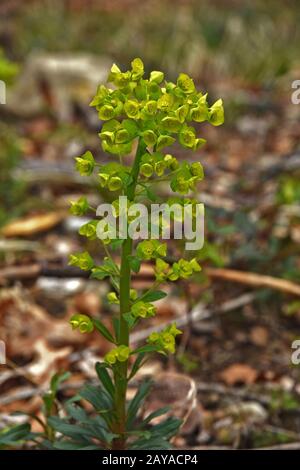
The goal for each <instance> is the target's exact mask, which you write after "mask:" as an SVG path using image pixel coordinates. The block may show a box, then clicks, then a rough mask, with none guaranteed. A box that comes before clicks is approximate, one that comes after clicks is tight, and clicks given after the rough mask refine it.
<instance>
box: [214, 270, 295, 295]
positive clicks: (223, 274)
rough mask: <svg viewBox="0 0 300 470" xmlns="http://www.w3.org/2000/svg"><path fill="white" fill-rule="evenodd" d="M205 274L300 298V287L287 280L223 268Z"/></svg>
mask: <svg viewBox="0 0 300 470" xmlns="http://www.w3.org/2000/svg"><path fill="white" fill-rule="evenodd" d="M205 273H206V274H207V275H208V276H209V277H213V278H218V279H225V280H226V281H232V282H238V283H240V284H247V285H251V286H255V287H269V288H270V289H275V290H280V291H282V292H286V293H288V294H294V295H299V296H300V285H299V284H296V283H295V282H291V281H288V280H286V279H279V278H275V277H271V276H264V275H262V274H256V273H249V272H243V271H236V270H233V269H222V268H205Z"/></svg>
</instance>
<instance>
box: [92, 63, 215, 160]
mask: <svg viewBox="0 0 300 470" xmlns="http://www.w3.org/2000/svg"><path fill="white" fill-rule="evenodd" d="M108 81H109V82H111V83H113V85H114V86H115V89H111V88H108V87H106V86H104V85H101V86H100V87H99V88H98V90H97V93H96V96H95V97H94V99H93V100H92V102H91V106H95V107H96V109H97V111H98V115H99V118H100V119H101V120H102V121H107V122H106V123H105V124H104V125H103V128H102V131H101V132H100V138H101V141H102V146H103V149H104V150H105V151H108V152H110V153H113V154H125V153H129V152H130V151H131V149H132V142H133V140H134V139H135V138H136V137H142V138H143V140H144V142H145V143H146V145H147V147H148V149H153V150H154V151H160V150H161V149H162V148H164V147H167V146H169V145H172V144H173V143H174V142H175V140H176V137H174V136H177V138H178V141H179V143H180V144H181V145H182V146H183V147H185V148H189V149H192V150H196V149H198V148H199V147H200V146H202V145H203V144H204V143H205V140H204V139H202V138H199V137H198V136H197V135H196V131H195V128H194V127H193V126H191V125H190V123H191V122H197V123H199V122H203V121H208V122H210V123H211V124H212V125H214V126H218V125H220V124H222V123H223V121H224V111H223V104H222V100H218V101H216V103H214V104H213V105H212V106H209V104H208V102H207V95H203V94H202V93H201V92H198V91H197V90H196V87H195V84H194V82H193V80H192V79H191V78H190V77H189V76H188V75H186V74H184V73H181V74H180V75H179V76H178V79H177V82H176V83H172V82H167V81H164V74H163V73H162V72H160V71H153V72H151V74H150V77H149V78H148V79H147V78H144V64H143V62H142V61H141V59H138V58H137V59H134V60H133V61H132V63H131V70H128V71H126V72H122V71H121V70H120V69H119V67H118V66H117V65H116V64H114V65H113V66H112V68H111V72H110V74H109V77H108Z"/></svg>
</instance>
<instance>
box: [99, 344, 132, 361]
mask: <svg viewBox="0 0 300 470" xmlns="http://www.w3.org/2000/svg"><path fill="white" fill-rule="evenodd" d="M129 356H130V348H129V347H128V346H125V345H123V344H122V345H121V346H118V347H117V348H114V349H112V350H111V351H109V352H108V353H107V354H105V356H104V360H105V362H107V363H108V364H110V365H114V364H115V363H116V362H117V361H118V362H125V361H127V359H128V358H129Z"/></svg>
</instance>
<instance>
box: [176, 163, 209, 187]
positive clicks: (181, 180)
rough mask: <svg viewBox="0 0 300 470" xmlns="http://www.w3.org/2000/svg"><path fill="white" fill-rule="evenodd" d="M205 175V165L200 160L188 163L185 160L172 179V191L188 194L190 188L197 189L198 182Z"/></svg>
mask: <svg viewBox="0 0 300 470" xmlns="http://www.w3.org/2000/svg"><path fill="white" fill-rule="evenodd" d="M203 177H204V172H203V167H202V165H201V163H200V162H194V163H191V164H190V163H187V162H183V164H182V165H181V166H180V168H179V170H178V171H177V172H176V174H175V175H174V176H173V178H172V179H171V183H170V187H171V189H172V191H174V192H177V193H180V194H187V193H188V192H189V191H190V190H194V189H195V185H196V183H198V182H199V181H201V180H202V179H203Z"/></svg>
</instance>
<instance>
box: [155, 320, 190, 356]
mask: <svg viewBox="0 0 300 470" xmlns="http://www.w3.org/2000/svg"><path fill="white" fill-rule="evenodd" d="M181 333H182V331H180V330H178V329H177V328H176V323H172V325H169V326H167V327H166V328H165V329H164V330H163V331H161V332H160V333H157V332H154V333H151V335H150V336H149V338H148V339H147V342H148V343H150V344H153V345H155V346H158V347H159V349H158V351H159V352H162V353H171V354H174V353H175V346H176V342H175V338H176V336H177V335H180V334H181Z"/></svg>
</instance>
